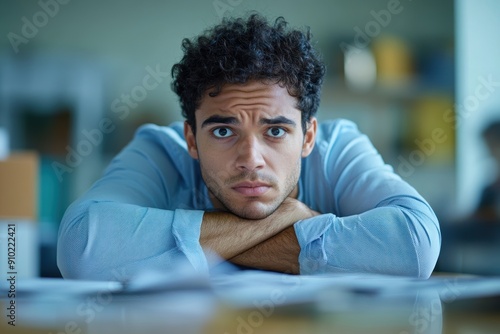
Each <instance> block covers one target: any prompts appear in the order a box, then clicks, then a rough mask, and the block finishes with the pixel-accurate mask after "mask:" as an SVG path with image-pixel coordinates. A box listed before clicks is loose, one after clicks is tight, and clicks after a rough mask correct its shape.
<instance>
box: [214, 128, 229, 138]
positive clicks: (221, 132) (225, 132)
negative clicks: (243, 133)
mask: <svg viewBox="0 0 500 334" xmlns="http://www.w3.org/2000/svg"><path fill="white" fill-rule="evenodd" d="M212 132H213V134H214V136H215V137H217V138H227V137H229V136H231V135H232V134H233V131H231V130H229V129H228V128H217V129H215V130H214V131H212Z"/></svg>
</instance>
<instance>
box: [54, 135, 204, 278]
mask: <svg viewBox="0 0 500 334" xmlns="http://www.w3.org/2000/svg"><path fill="white" fill-rule="evenodd" d="M169 132H170V133H169ZM183 145H184V144H183V141H182V139H181V137H180V136H179V134H178V133H177V132H175V131H173V130H172V129H170V128H161V127H152V126H151V127H145V128H142V129H140V130H139V131H138V132H137V134H136V136H135V138H134V140H133V141H132V142H131V143H130V144H129V145H128V146H127V147H126V148H125V149H124V150H123V151H122V152H121V153H120V154H119V155H118V156H117V157H116V158H115V159H113V161H112V162H111V164H110V166H109V167H108V168H107V170H106V171H105V173H104V176H103V177H102V178H101V179H100V180H98V181H97V182H96V183H95V184H94V185H93V186H92V187H91V189H90V190H89V191H88V192H87V193H85V194H84V195H83V196H82V197H81V198H79V199H78V200H77V201H75V202H74V203H73V204H72V205H70V207H69V208H68V209H67V210H66V213H65V215H64V217H63V220H62V222H61V226H60V229H59V236H58V251H57V261H58V266H59V269H60V271H61V273H62V275H63V277H65V278H79V279H95V280H124V279H128V278H130V277H132V276H134V275H135V274H137V273H138V272H140V271H141V270H143V269H144V268H148V269H152V270H155V269H156V270H169V268H170V267H172V266H173V265H174V264H175V263H176V262H178V261H183V260H184V261H185V260H187V261H189V262H190V263H191V264H192V265H193V267H194V268H195V269H196V270H199V271H202V272H206V271H208V264H207V260H206V257H205V255H204V252H203V250H202V248H201V246H200V244H199V236H200V227H201V222H202V218H203V211H200V210H195V209H190V208H192V207H195V203H193V201H194V200H196V198H197V196H193V194H194V193H195V191H194V188H195V185H194V184H193V183H192V181H191V182H189V180H193V179H195V178H193V177H192V175H191V178H189V176H190V175H189V173H193V172H194V171H193V168H192V167H191V166H190V165H188V163H187V161H190V160H192V159H191V158H190V157H189V160H188V159H183V155H186V154H187V153H186V151H185V149H184V147H183ZM182 164H184V165H182ZM179 170H183V171H184V173H185V174H188V176H187V177H186V175H184V176H182V175H181V173H180V172H179Z"/></svg>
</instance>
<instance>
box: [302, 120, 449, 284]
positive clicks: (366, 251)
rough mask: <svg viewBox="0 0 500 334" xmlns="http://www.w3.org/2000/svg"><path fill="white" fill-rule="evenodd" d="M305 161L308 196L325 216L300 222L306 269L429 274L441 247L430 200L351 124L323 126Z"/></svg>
mask: <svg viewBox="0 0 500 334" xmlns="http://www.w3.org/2000/svg"><path fill="white" fill-rule="evenodd" d="M318 135H319V138H318V141H317V146H316V147H315V151H314V152H313V153H312V154H311V157H310V159H309V160H308V161H307V162H306V163H305V165H304V168H303V169H304V170H303V179H304V180H303V183H304V184H306V186H305V187H302V189H304V194H303V197H304V198H303V200H304V201H305V202H306V204H308V205H310V206H311V207H312V208H313V209H315V210H317V211H319V212H321V213H323V214H322V215H320V216H317V217H313V218H310V219H307V220H303V221H300V222H298V223H296V224H295V232H296V234H297V239H298V242H299V244H300V247H301V252H300V255H299V263H300V271H301V274H321V273H329V272H363V273H367V272H368V273H381V274H391V275H403V276H412V277H420V278H426V277H428V276H429V275H430V274H431V273H432V270H433V269H434V266H435V264H436V261H437V258H438V256H439V250H440V246H441V235H440V229H439V223H438V220H437V218H436V216H435V214H434V212H433V210H432V209H431V207H430V206H429V204H428V203H427V202H426V201H425V200H424V199H423V198H422V196H420V195H419V194H418V192H417V191H416V190H415V189H414V188H413V187H411V186H410V185H409V184H408V183H407V182H405V181H404V180H402V179H401V178H400V177H399V176H398V175H397V174H396V173H394V172H393V169H392V168H391V167H390V166H388V165H386V164H385V163H384V162H383V160H382V158H381V157H380V155H379V154H378V152H377V151H376V150H375V148H374V147H373V145H372V144H371V143H370V141H369V140H368V138H367V137H366V136H364V135H362V134H361V133H359V131H358V130H357V128H356V126H355V125H354V124H353V123H351V122H348V121H339V122H333V123H328V124H324V125H323V127H322V128H320V129H319V131H318Z"/></svg>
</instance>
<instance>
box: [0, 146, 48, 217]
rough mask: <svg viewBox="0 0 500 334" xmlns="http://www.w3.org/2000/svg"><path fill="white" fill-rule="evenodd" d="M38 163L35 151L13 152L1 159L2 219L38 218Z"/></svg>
mask: <svg viewBox="0 0 500 334" xmlns="http://www.w3.org/2000/svg"><path fill="white" fill-rule="evenodd" d="M38 165H39V160H38V155H37V154H36V153H35V152H13V153H12V154H11V155H10V156H9V157H8V158H7V159H5V160H0V219H23V220H30V221H33V222H35V221H36V220H37V215H38V184H39V180H38V168H39V167H38Z"/></svg>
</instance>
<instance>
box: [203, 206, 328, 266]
mask: <svg viewBox="0 0 500 334" xmlns="http://www.w3.org/2000/svg"><path fill="white" fill-rule="evenodd" d="M318 214H319V213H318V212H316V211H314V210H311V209H310V208H309V207H307V206H306V205H305V204H303V203H302V202H300V201H298V200H296V199H293V198H287V199H286V200H285V201H284V202H283V203H282V204H281V205H280V207H278V209H277V210H276V211H275V212H274V213H273V214H271V215H270V216H268V217H266V218H264V219H261V220H247V219H243V218H240V217H238V216H235V215H233V214H231V213H228V212H212V213H205V214H204V216H203V222H202V225H201V231H200V244H201V246H202V247H203V249H204V250H205V251H214V252H216V253H217V254H218V255H219V256H221V257H222V258H224V259H226V260H229V261H230V262H232V263H234V264H238V265H244V266H248V267H253V268H258V269H264V270H272V271H279V272H286V273H292V274H299V261H298V257H299V253H300V246H299V243H298V241H297V237H296V235H295V231H294V228H293V224H294V223H296V222H297V221H299V220H302V219H307V218H311V217H314V216H316V215H318Z"/></svg>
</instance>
